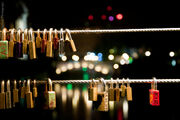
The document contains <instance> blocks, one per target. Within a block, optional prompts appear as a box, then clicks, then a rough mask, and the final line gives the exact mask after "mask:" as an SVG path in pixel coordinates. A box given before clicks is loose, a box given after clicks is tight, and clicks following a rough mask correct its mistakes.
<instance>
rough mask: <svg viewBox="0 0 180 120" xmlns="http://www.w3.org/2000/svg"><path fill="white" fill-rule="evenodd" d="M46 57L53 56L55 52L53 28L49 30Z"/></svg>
mask: <svg viewBox="0 0 180 120" xmlns="http://www.w3.org/2000/svg"><path fill="white" fill-rule="evenodd" d="M46 48H47V49H46V57H53V52H52V50H53V49H52V28H50V30H49V39H48V41H47V47H46Z"/></svg>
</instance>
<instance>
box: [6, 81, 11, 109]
mask: <svg viewBox="0 0 180 120" xmlns="http://www.w3.org/2000/svg"><path fill="white" fill-rule="evenodd" d="M6 85H7V91H6V109H10V108H12V104H11V89H10V80H8V81H7V82H6Z"/></svg>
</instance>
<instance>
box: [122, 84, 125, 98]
mask: <svg viewBox="0 0 180 120" xmlns="http://www.w3.org/2000/svg"><path fill="white" fill-rule="evenodd" d="M125 95H126V86H125V85H121V97H125Z"/></svg>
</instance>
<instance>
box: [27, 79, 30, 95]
mask: <svg viewBox="0 0 180 120" xmlns="http://www.w3.org/2000/svg"><path fill="white" fill-rule="evenodd" d="M30 86H31V84H30V80H27V92H30Z"/></svg>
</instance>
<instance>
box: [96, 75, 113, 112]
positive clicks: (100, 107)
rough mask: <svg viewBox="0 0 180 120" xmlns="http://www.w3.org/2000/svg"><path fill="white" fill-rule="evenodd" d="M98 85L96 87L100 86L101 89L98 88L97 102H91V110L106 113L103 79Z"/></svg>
mask: <svg viewBox="0 0 180 120" xmlns="http://www.w3.org/2000/svg"><path fill="white" fill-rule="evenodd" d="M100 84H101V85H98V87H99V86H101V87H103V88H99V90H98V100H97V101H93V109H94V110H97V111H102V112H107V111H108V110H109V107H108V106H109V102H108V90H107V87H106V83H105V81H104V79H102V78H101V79H100ZM102 84H103V86H102Z"/></svg>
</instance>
